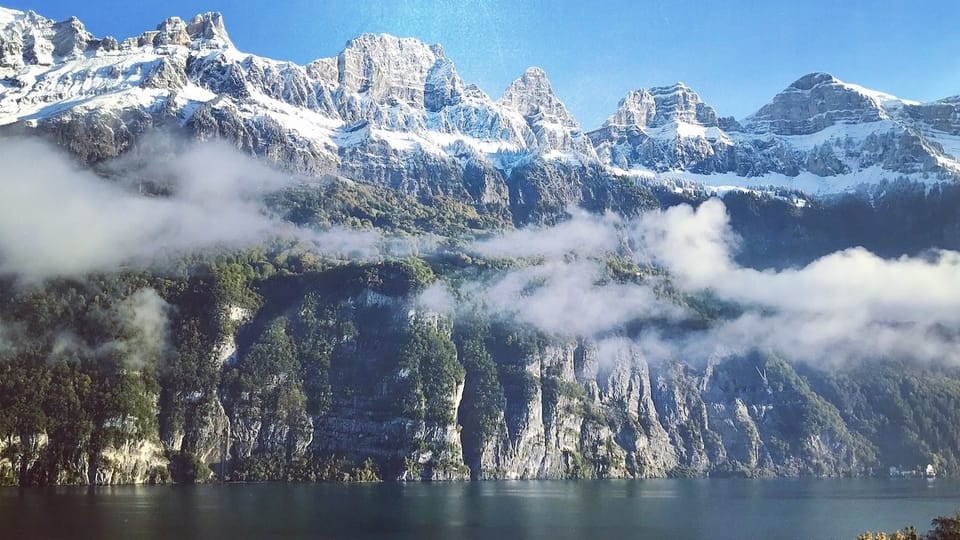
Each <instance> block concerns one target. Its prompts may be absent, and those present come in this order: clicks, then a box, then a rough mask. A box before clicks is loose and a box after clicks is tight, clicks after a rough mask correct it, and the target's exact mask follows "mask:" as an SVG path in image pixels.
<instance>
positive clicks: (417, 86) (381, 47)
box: [337, 34, 443, 108]
mask: <svg viewBox="0 0 960 540" xmlns="http://www.w3.org/2000/svg"><path fill="white" fill-rule="evenodd" d="M442 57H443V50H442V49H441V48H440V47H439V46H436V45H435V46H433V47H431V46H428V45H426V44H424V43H422V42H420V41H418V40H416V39H411V38H405V39H401V38H396V37H393V36H390V35H386V34H380V35H375V34H364V35H362V36H360V37H357V38H355V39H352V40H350V41H349V42H347V46H346V48H345V49H344V50H343V52H341V53H340V55H339V56H338V57H337V68H338V72H339V78H338V80H339V83H340V87H341V89H342V92H343V96H344V97H345V98H346V97H350V96H352V94H363V95H364V96H363V97H365V98H367V99H369V100H371V101H372V102H374V103H377V104H388V103H391V102H400V103H404V104H407V105H410V106H413V107H418V108H419V107H423V105H424V97H423V96H424V87H425V85H426V82H427V76H428V74H429V73H430V70H431V68H433V66H434V64H436V63H437V61H438V60H439V59H440V58H442Z"/></svg>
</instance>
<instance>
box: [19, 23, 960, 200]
mask: <svg viewBox="0 0 960 540" xmlns="http://www.w3.org/2000/svg"><path fill="white" fill-rule="evenodd" d="M0 26H2V32H0V33H2V37H0V39H2V53H0V54H2V56H0V78H2V87H0V126H6V127H20V128H24V127H25V128H39V129H40V130H41V131H45V132H48V133H52V134H53V137H54V140H56V141H57V142H59V143H61V144H64V145H66V146H67V147H68V149H70V150H71V151H72V152H74V153H76V154H78V155H79V157H81V158H82V159H84V160H87V161H101V160H104V159H110V158H112V157H116V156H117V155H119V154H121V153H123V152H124V151H126V150H127V149H128V148H130V147H131V146H133V145H135V144H136V140H137V139H138V137H140V136H141V135H142V134H143V133H145V132H148V131H150V130H151V129H154V128H155V127H156V126H158V125H163V124H173V125H177V126H180V127H181V128H182V129H185V130H186V131H187V133H188V134H189V135H190V136H191V137H195V138H199V139H201V140H206V139H210V138H225V139H228V140H232V141H233V142H235V143H236V145H237V146H238V147H240V148H241V149H243V150H245V151H247V152H249V153H251V154H254V155H257V156H262V157H267V158H268V159H271V160H273V161H275V162H277V163H279V164H282V165H283V166H286V167H287V168H289V169H291V170H292V172H294V173H296V174H306V175H310V176H314V175H318V174H326V173H331V172H333V173H335V174H340V175H344V176H347V177H351V178H354V179H357V180H360V181H364V182H370V183H376V184H385V185H387V186H390V187H394V188H400V189H403V190H404V191H407V192H408V193H411V194H415V195H417V196H423V195H428V196H429V195H431V194H436V193H443V194H446V195H452V196H456V197H459V198H461V199H463V200H465V201H468V202H471V203H472V204H486V203H489V202H490V197H487V199H486V201H484V200H482V199H483V198H482V197H481V198H478V197H476V196H473V197H471V196H469V195H468V194H467V193H465V189H464V188H461V187H460V186H458V185H457V184H458V183H463V180H462V178H463V175H464V167H466V165H467V164H468V163H471V164H473V165H476V166H478V167H480V168H481V169H484V170H485V171H486V172H485V173H484V176H485V177H487V180H486V182H485V183H486V184H488V185H490V186H493V187H492V188H491V189H484V190H483V191H485V192H487V195H492V194H493V193H494V192H499V193H505V192H506V191H508V189H509V186H508V185H507V184H510V183H511V180H510V177H511V175H512V174H513V171H514V170H518V169H519V168H523V167H524V165H525V164H527V163H530V162H531V161H533V162H540V163H541V165H539V166H538V167H539V168H543V167H547V168H551V167H552V168H556V167H560V168H561V169H563V168H570V167H572V168H578V169H579V168H590V167H597V166H599V167H601V168H602V169H604V171H605V173H604V174H606V175H612V176H625V177H627V178H633V179H634V180H635V181H644V182H662V181H664V180H665V179H666V180H669V179H670V178H676V177H679V178H682V179H684V180H692V181H694V182H697V183H701V184H704V185H705V186H708V187H710V186H714V187H716V188H724V187H727V186H734V187H752V186H762V185H776V186H780V187H784V188H789V189H799V190H803V191H807V192H809V193H812V194H829V193H838V192H844V191H847V190H849V189H852V188H854V187H855V186H857V185H859V184H863V183H867V184H875V183H877V182H879V181H881V180H883V179H888V180H893V179H897V178H900V177H906V178H908V179H910V180H913V181H917V182H921V183H931V182H936V181H944V180H947V181H955V180H956V179H957V178H960V162H958V156H960V103H957V102H956V101H952V100H951V99H950V98H944V99H942V100H938V101H936V102H932V103H924V104H922V103H917V102H913V101H909V100H900V99H899V98H895V97H894V96H890V95H888V94H884V93H882V92H876V91H872V90H868V89H864V88H862V87H860V86H858V85H853V84H849V83H844V82H843V81H840V80H839V79H837V78H835V77H833V76H832V75H829V74H826V73H811V74H808V75H804V76H802V77H801V78H799V79H797V80H796V81H794V82H793V83H792V84H790V85H789V86H787V87H786V89H785V90H784V91H782V92H780V93H779V94H777V95H776V96H774V97H773V98H772V99H771V101H770V102H768V103H767V104H765V105H763V106H761V107H760V108H759V109H758V110H757V112H756V113H754V114H752V115H749V116H748V117H746V118H744V119H743V120H739V121H738V120H737V119H735V118H733V117H723V116H720V115H719V114H718V113H717V111H715V110H714V109H713V108H712V107H711V106H710V105H709V104H707V103H705V102H704V101H703V100H702V99H701V98H700V96H699V95H698V94H697V93H696V92H695V91H694V90H693V89H691V88H689V87H687V86H686V85H684V84H682V83H677V84H674V85H668V86H662V87H652V88H650V89H642V88H641V89H638V90H636V91H631V92H630V93H628V95H627V96H626V97H625V98H624V99H623V100H621V102H620V104H619V105H618V109H617V110H616V111H614V113H613V114H612V115H611V117H610V118H609V119H608V120H607V121H606V122H605V123H604V124H603V125H602V126H600V127H599V128H597V129H594V130H589V131H585V130H584V129H583V128H582V127H581V125H580V123H579V121H578V120H577V119H576V118H575V117H574V116H573V115H572V114H571V113H570V112H569V110H567V108H566V106H565V105H564V103H563V101H562V100H561V99H560V98H559V97H558V96H556V94H555V93H554V91H553V89H552V86H551V85H550V82H549V79H548V77H547V75H546V73H545V72H544V71H543V70H542V69H540V68H536V67H533V68H529V69H527V70H526V71H525V72H524V73H523V74H521V75H520V76H519V77H518V78H517V79H516V80H515V81H514V82H513V83H512V84H511V85H509V86H508V88H507V89H505V90H504V92H503V94H502V95H501V96H500V97H499V98H498V99H496V100H494V99H493V98H492V97H491V96H490V95H488V94H487V93H486V92H484V91H483V90H481V89H480V88H478V87H477V86H476V85H472V84H469V83H467V82H465V81H463V79H462V78H461V77H460V76H459V74H458V73H457V71H456V67H455V65H454V63H453V61H452V60H450V59H449V58H447V57H446V56H445V53H444V51H443V48H442V46H441V45H436V44H435V45H428V44H426V43H424V42H422V41H420V40H417V39H415V38H398V37H394V36H390V35H388V34H362V35H360V36H357V37H356V38H354V39H352V40H349V41H348V42H347V43H346V45H345V47H344V49H343V50H342V51H341V52H340V53H339V54H338V55H336V56H335V57H328V58H318V59H316V60H314V61H311V62H309V63H308V64H305V65H298V64H295V63H292V62H284V61H278V60H272V59H269V58H264V57H259V56H256V55H252V54H247V53H243V52H241V51H239V50H238V49H237V48H236V47H235V46H234V45H233V43H232V41H230V38H229V35H228V33H227V30H226V27H225V25H224V22H223V17H222V16H221V15H220V14H219V13H215V12H210V13H206V14H201V15H197V16H195V17H194V18H193V19H191V20H190V21H189V22H187V21H185V20H183V19H180V18H178V17H171V18H168V19H166V20H164V21H162V22H161V23H160V24H158V25H157V27H156V29H155V30H150V31H147V32H144V33H142V34H141V35H140V36H137V37H131V38H126V39H123V40H122V41H117V40H116V39H114V38H110V37H105V38H102V39H97V38H95V37H93V36H92V35H90V34H89V33H88V32H87V31H86V30H85V28H84V27H83V24H82V23H81V22H80V21H79V20H77V19H75V18H72V19H68V20H67V21H64V22H59V23H55V22H53V21H51V20H49V19H45V18H43V17H41V16H39V15H37V14H35V13H33V12H26V13H24V12H18V11H13V10H5V11H3V12H2V16H0ZM81 125H82V126H83V128H82V129H83V130H84V131H85V132H90V133H93V134H95V136H93V137H92V138H95V139H98V140H100V141H101V143H100V144H99V146H98V147H96V148H90V147H89V146H90V145H89V144H85V143H84V144H81V143H77V142H76V141H74V140H72V139H70V138H68V137H67V136H66V135H65V132H67V133H74V132H75V131H76V130H78V129H81V127H80V126H81ZM71 145H72V146H71ZM78 145H81V146H84V147H83V148H75V147H74V146H78ZM361 159H363V160H365V161H364V162H362V163H361V162H360V161H359V160H361ZM551 163H552V164H553V165H551ZM437 167H439V170H443V171H444V174H445V175H446V176H448V177H453V178H456V179H459V181H451V182H446V184H447V185H446V186H445V187H441V186H439V185H437V182H433V184H434V185H429V186H428V185H423V182H422V181H421V180H422V179H418V178H415V176H416V175H415V174H414V172H413V171H414V170H417V171H422V170H424V169H425V168H426V169H436V168H437ZM494 184H496V186H494ZM497 197H500V199H501V200H500V201H499V203H498V204H499V205H500V206H501V207H506V206H509V203H508V201H506V200H503V198H502V197H501V196H494V198H497ZM568 202H576V201H568Z"/></svg>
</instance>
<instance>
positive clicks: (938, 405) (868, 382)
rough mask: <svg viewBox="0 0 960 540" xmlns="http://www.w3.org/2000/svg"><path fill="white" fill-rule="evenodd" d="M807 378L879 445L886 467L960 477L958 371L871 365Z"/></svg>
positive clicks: (853, 425)
mask: <svg viewBox="0 0 960 540" xmlns="http://www.w3.org/2000/svg"><path fill="white" fill-rule="evenodd" d="M804 373H805V375H806V376H807V377H808V378H809V380H810V381H811V384H812V386H813V388H814V389H815V390H816V391H817V392H818V393H819V394H820V395H822V396H823V397H824V398H825V399H826V400H828V401H830V402H832V403H834V404H835V405H836V407H837V409H838V410H839V411H840V413H841V415H842V416H843V419H844V421H845V422H846V424H847V425H848V426H850V428H851V429H853V430H855V431H857V432H859V433H862V434H863V435H864V436H865V437H866V438H868V439H870V440H871V441H876V442H875V444H876V445H877V447H878V449H879V453H880V456H882V462H881V464H880V465H881V467H883V468H886V467H889V466H892V465H896V466H909V467H915V466H918V465H923V466H925V465H926V464H927V463H932V464H934V466H935V467H936V468H937V470H938V471H939V472H940V473H941V474H947V475H950V476H955V475H957V474H960V453H958V452H960V450H958V449H960V409H958V407H957V405H956V404H957V403H958V402H960V379H958V373H957V371H956V370H955V369H947V368H938V367H926V368H924V367H919V366H915V365H911V364H906V363H899V362H872V363H870V364H869V365H862V366H854V367H851V368H847V369H840V370H835V371H822V370H813V369H808V370H805V371H804Z"/></svg>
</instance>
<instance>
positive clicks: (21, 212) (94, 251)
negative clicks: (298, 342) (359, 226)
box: [0, 139, 384, 281]
mask: <svg viewBox="0 0 960 540" xmlns="http://www.w3.org/2000/svg"><path fill="white" fill-rule="evenodd" d="M142 154H144V155H145V156H147V157H145V158H142V159H144V160H145V162H144V163H139V164H138V167H139V171H141V172H142V171H149V174H150V178H149V179H146V180H147V181H150V182H156V181H160V182H162V183H163V187H164V189H166V190H167V191H168V192H169V195H168V196H166V195H165V196H144V195H142V194H141V193H140V189H139V188H140V182H143V181H144V180H145V179H143V178H136V177H132V176H123V174H122V173H121V174H120V175H118V176H117V177H116V178H111V179H110V180H105V179H103V178H100V177H98V176H97V175H96V174H94V173H93V172H91V171H89V170H87V169H84V168H82V167H81V166H79V165H78V164H76V163H75V162H74V161H73V160H71V159H70V158H69V157H67V156H66V155H64V154H63V153H62V152H61V151H60V150H58V149H56V148H53V147H51V146H50V145H48V144H46V143H43V142H39V141H36V140H29V139H7V140H4V141H3V144H2V145H0V274H6V275H15V276H17V277H18V278H20V279H22V280H27V281H31V280H32V281H40V280H43V279H46V278H49V277H54V276H79V275H83V274H87V273H90V272H95V271H112V270H117V269H119V268H122V267H138V268H139V267H148V266H153V265H157V264H161V263H163V262H165V261H168V260H169V259H170V258H171V257H178V256H182V255H186V254H190V253H196V252H200V251H203V250H208V249H212V248H226V249H234V248H242V247H247V246H251V245H256V244H258V243H262V242H264V241H267V240H269V239H271V238H291V239H297V240H301V241H305V242H307V243H312V244H313V245H314V247H315V249H316V251H317V252H320V253H324V254H331V255H337V256H343V257H353V258H362V257H372V256H376V255H377V254H378V253H379V252H380V251H381V249H382V245H383V244H384V239H383V238H382V237H381V236H380V235H379V234H377V233H374V232H361V231H349V230H344V229H334V230H331V231H324V232H316V231H309V230H305V229H299V228H296V227H294V226H293V225H291V224H289V223H286V222H283V221H280V220H278V219H275V218H272V217H270V216H269V215H268V214H267V213H266V212H265V210H264V207H263V196H264V195H265V194H266V193H268V192H271V191H276V190H279V189H283V188H284V187H287V186H289V185H290V182H291V180H290V179H289V178H287V177H285V176H284V175H282V174H280V173H278V172H277V171H275V170H273V169H271V168H269V167H267V166H266V165H264V164H262V163H260V162H258V161H256V160H254V159H253V158H250V157H248V156H246V155H244V154H242V153H241V152H239V151H238V150H236V149H235V148H232V147H229V146H227V145H226V144H217V143H208V144H198V145H194V146H191V147H189V148H188V149H186V150H185V151H183V152H182V153H179V154H177V155H176V156H175V158H173V159H171V156H170V154H169V153H166V152H163V153H158V154H157V155H156V156H153V157H151V155H150V153H149V151H146V152H143V153H142Z"/></svg>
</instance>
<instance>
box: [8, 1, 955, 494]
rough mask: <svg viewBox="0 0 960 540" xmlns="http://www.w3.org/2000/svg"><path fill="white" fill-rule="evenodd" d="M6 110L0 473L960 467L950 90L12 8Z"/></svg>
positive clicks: (137, 478) (18, 476) (750, 471)
mask: <svg viewBox="0 0 960 540" xmlns="http://www.w3.org/2000/svg"><path fill="white" fill-rule="evenodd" d="M639 78H640V75H638V79H639ZM37 138H39V139H42V140H45V141H46V142H47V143H53V146H57V147H59V149H60V150H61V151H57V150H55V149H52V148H51V145H50V144H40V143H37V142H36V141H32V140H29V139H37ZM0 140H2V141H3V144H2V145H0V159H2V160H3V161H4V165H5V166H4V167H3V171H2V172H0V204H2V205H4V206H2V207H0V208H2V210H3V211H0V218H3V219H5V220H6V221H3V222H2V223H0V225H2V226H0V299H2V300H0V485H5V484H19V485H33V484H36V485H44V484H97V483H143V482H169V481H175V482H194V481H203V480H205V479H208V478H210V477H212V476H213V475H215V476H216V477H218V478H219V479H223V480H239V481H254V480H288V481H317V480H332V481H343V480H347V481H350V480H359V481H369V480H376V479H385V480H391V479H392V480H460V479H504V478H510V479H513V478H597V477H600V478H646V477H664V476H748V477H756V476H850V475H871V474H872V475H876V474H881V475H882V474H884V473H885V472H886V471H887V470H888V467H890V466H897V467H899V468H903V467H910V468H913V467H916V466H918V465H926V464H928V463H929V464H931V466H935V468H936V469H937V471H938V472H940V473H943V474H947V475H954V476H955V475H960V450H958V449H960V371H958V369H957V368H956V357H957V351H958V348H957V343H958V337H957V336H958V335H960V333H958V331H957V328H958V327H960V322H958V321H960V319H958V318H957V313H960V309H958V306H960V296H958V295H957V293H956V286H955V283H957V282H958V281H957V280H958V277H957V276H960V274H958V271H960V257H958V256H957V254H956V252H951V251H944V250H949V249H954V250H956V249H960V182H958V181H960V96H957V97H952V98H945V99H942V100H939V101H935V102H931V103H917V102H912V101H909V100H904V99H899V98H897V97H894V96H891V95H888V94H884V93H882V92H877V91H873V90H868V89H865V88H862V87H860V86H857V85H855V84H850V83H846V82H843V81H841V80H839V79H837V78H836V77H834V76H832V75H829V74H826V73H811V74H808V75H804V76H802V77H800V78H799V79H797V80H796V81H795V82H793V83H791V84H789V85H788V86H787V87H786V88H785V89H784V90H783V91H782V92H780V93H779V94H777V95H776V96H773V98H772V99H771V100H770V102H769V103H767V104H764V105H762V106H760V107H759V109H758V110H757V111H756V112H755V113H754V114H752V115H750V116H748V117H746V118H743V119H739V120H738V119H735V118H732V117H724V116H721V115H720V114H718V112H717V111H715V110H714V109H713V108H712V107H711V106H710V105H709V104H707V103H704V102H703V100H702V99H701V98H700V96H698V95H697V93H696V92H695V91H694V90H693V89H691V88H689V87H687V86H686V85H684V84H682V83H677V84H674V85H672V86H666V87H654V88H647V89H638V90H635V91H632V92H630V93H628V94H627V95H626V96H625V97H624V98H623V99H622V100H621V101H620V103H619V105H618V106H617V108H616V110H615V111H611V115H610V116H609V118H608V119H607V120H606V121H605V122H604V123H603V125H601V126H599V127H596V129H585V128H584V127H583V126H582V125H581V124H580V122H579V121H578V120H577V119H576V118H575V117H574V116H573V115H572V114H571V113H570V111H569V110H568V109H567V107H566V106H565V105H564V103H563V101H562V100H561V98H560V97H559V96H557V95H556V94H555V93H554V91H553V88H552V87H551V84H550V81H549V79H548V77H547V75H546V73H544V71H543V70H542V69H539V68H536V67H531V68H529V69H527V70H526V71H525V72H523V73H522V74H520V75H519V77H518V78H517V79H516V80H515V81H514V82H513V83H511V84H510V85H509V86H508V88H506V89H505V90H504V92H503V94H502V95H501V96H499V97H498V98H496V99H494V98H493V97H491V96H490V95H488V94H487V93H485V92H484V91H483V90H481V89H480V88H478V87H477V86H476V85H472V84H469V83H468V82H466V81H464V80H462V78H461V77H460V75H459V74H458V73H457V70H456V68H455V66H454V64H453V62H452V60H451V59H449V58H447V56H446V55H445V53H444V51H443V48H442V47H441V46H439V45H428V44H425V43H423V42H421V41H419V40H416V39H412V38H397V37H394V36H390V35H373V34H364V35H361V36H358V37H357V38H355V39H352V40H350V41H349V42H348V43H347V44H346V46H345V47H344V49H343V51H341V52H340V53H339V54H338V55H337V56H336V57H332V58H321V59H318V60H315V61H313V62H310V63H309V64H306V65H297V64H294V63H291V62H284V61H278V60H273V59H268V58H263V57H259V56H256V55H252V54H248V53H244V52H241V51H239V50H238V49H237V48H236V47H235V46H234V45H233V43H232V42H231V40H230V37H229V35H228V33H227V31H226V28H225V26H224V21H223V17H222V16H221V15H219V14H217V13H205V14H201V15H197V16H196V17H194V18H193V19H190V20H189V21H185V20H182V19H180V18H176V17H174V18H169V19H167V20H165V21H163V22H161V23H160V24H159V25H158V26H157V27H156V29H155V30H149V31H146V32H144V33H142V34H141V35H139V36H134V37H129V38H125V39H116V38H113V37H103V38H98V37H95V36H93V35H91V34H90V33H89V32H88V31H87V30H86V29H85V28H84V26H83V24H82V23H81V22H80V21H79V20H77V19H69V20H66V21H61V22H55V21H52V20H49V19H46V18H44V17H42V16H41V15H38V14H36V13H34V12H32V11H31V12H20V11H15V10H10V9H2V8H0ZM218 141H219V144H206V143H216V142H218ZM224 142H225V143H226V145H227V146H232V147H235V148H236V150H239V151H236V150H235V149H233V148H228V149H226V150H229V151H223V150H225V149H224V148H223V147H224ZM64 154H66V157H65V156H64ZM250 156H253V158H254V159H250ZM264 163H267V164H268V165H270V167H263V166H262V165H263V164H264ZM278 169H279V170H280V174H277V170H278ZM278 177H279V179H278ZM265 186H266V187H265ZM6 190H9V191H6ZM714 195H719V196H720V198H721V199H722V202H719V201H717V200H714ZM10 201H13V202H12V203H11V202H10ZM735 248H739V249H735ZM868 250H869V251H868ZM168 259H169V260H168Z"/></svg>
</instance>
